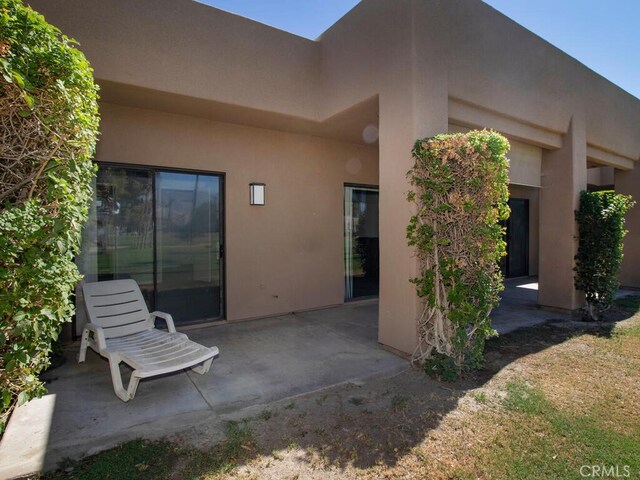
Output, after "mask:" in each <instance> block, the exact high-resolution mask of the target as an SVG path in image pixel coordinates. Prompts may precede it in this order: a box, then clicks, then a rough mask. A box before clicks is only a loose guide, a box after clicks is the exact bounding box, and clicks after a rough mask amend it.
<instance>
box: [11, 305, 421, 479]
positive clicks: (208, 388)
mask: <svg viewBox="0 0 640 480" xmlns="http://www.w3.org/2000/svg"><path fill="white" fill-rule="evenodd" d="M377 319H378V306H377V302H368V303H363V304H348V305H346V306H342V307H338V308H331V309H325V310H318V311H314V312H306V313H300V314H292V315H286V316H282V317H277V318H268V319H261V320H255V321H249V322H242V323H235V324H226V325H221V326H218V327H212V328H203V329H199V330H192V331H190V332H188V334H189V336H190V337H191V338H192V339H193V340H195V341H197V342H200V343H202V344H204V345H217V346H218V347H219V348H220V358H219V359H217V360H216V361H214V363H213V366H212V368H211V371H210V372H209V373H208V374H207V375H204V376H201V375H197V374H195V373H192V372H189V373H178V374H173V375H167V376H164V377H157V378H153V379H148V380H143V381H142V382H141V383H140V386H139V388H138V392H137V394H136V397H135V398H134V399H133V400H131V401H129V402H127V403H123V402H121V401H120V400H119V399H118V398H117V397H116V396H115V394H114V393H113V389H112V386H111V377H110V374H109V366H108V363H107V361H106V360H104V359H102V358H100V357H99V356H98V355H97V354H95V353H94V352H93V351H90V352H88V353H87V361H86V362H85V363H83V364H81V365H78V364H77V363H76V359H77V354H78V347H77V346H74V347H71V348H69V349H67V351H66V357H67V361H66V363H65V364H64V365H63V366H61V367H59V368H57V369H54V370H52V371H51V372H49V373H47V374H46V378H47V380H48V381H49V383H48V384H47V388H48V390H49V393H48V394H47V395H46V396H44V397H43V398H41V399H36V400H32V401H31V402H29V403H28V404H26V405H23V406H22V407H20V408H18V409H17V410H16V411H15V412H14V414H13V416H12V418H11V421H10V423H9V426H8V429H7V431H6V433H5V435H4V438H3V440H2V443H1V444H0V478H11V477H14V476H17V475H24V474H28V473H31V472H34V471H39V470H41V469H43V468H44V469H49V468H52V467H55V466H56V464H57V463H58V462H59V461H60V460H61V459H62V458H64V457H72V458H77V457H80V456H83V455H86V454H91V453H93V452H97V451H99V450H102V449H105V448H109V447H111V446H113V445H116V444H118V443H120V442H123V441H126V440H129V439H133V438H136V437H142V436H144V437H149V438H155V437H160V436H164V435H168V434H171V433H174V432H178V431H181V430H186V429H188V428H189V427H190V426H193V425H198V424H203V423H205V422H209V423H211V424H212V425H218V424H219V422H220V419H224V418H233V416H234V415H236V416H240V418H242V417H243V416H244V414H243V413H242V412H243V410H245V409H247V408H249V407H253V408H254V409H255V408H256V406H260V405H264V404H267V403H269V402H272V401H275V400H280V399H284V398H288V397H291V396H295V395H298V394H301V393H307V392H311V391H314V390H318V389H322V388H326V387H329V386H333V385H336V384H340V383H344V382H357V381H361V380H363V379H365V378H367V377H371V376H378V375H393V374H395V373H398V372H400V371H402V370H404V369H406V368H408V366H409V365H408V363H407V362H406V361H405V360H403V359H401V358H399V357H397V356H395V355H393V354H391V353H389V352H387V351H385V350H383V349H382V348H381V347H380V345H379V344H378V342H377V340H378V338H377V337H378V325H377ZM123 375H125V377H124V378H128V377H127V376H126V375H127V374H125V373H124V370H123ZM217 430H219V429H213V431H212V435H215V434H216V431H217ZM217 434H218V435H219V434H220V432H217ZM208 440H210V439H208Z"/></svg>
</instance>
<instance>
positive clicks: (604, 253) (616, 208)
mask: <svg viewBox="0 0 640 480" xmlns="http://www.w3.org/2000/svg"><path fill="white" fill-rule="evenodd" d="M634 204H635V202H634V201H633V200H632V198H631V197H630V196H628V195H620V194H616V193H615V192H612V191H600V192H587V191H583V192H581V193H580V206H579V207H578V210H577V211H576V221H577V223H578V254H577V255H576V258H575V259H576V267H575V269H574V270H575V272H576V273H575V286H576V288H577V289H578V290H582V291H583V292H584V293H585V297H586V312H585V313H586V315H587V317H588V318H589V319H592V320H599V319H600V318H601V315H602V313H603V312H604V311H605V310H607V309H609V308H610V307H611V305H612V304H613V301H614V300H615V298H616V292H617V291H618V288H619V286H620V284H619V283H618V271H619V270H620V264H621V263H622V246H623V245H622V239H623V238H624V236H625V234H626V233H627V232H626V230H625V228H624V217H625V215H626V214H627V212H628V211H629V210H630V209H631V208H632V207H633V205H634Z"/></svg>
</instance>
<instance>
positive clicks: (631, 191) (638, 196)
mask: <svg viewBox="0 0 640 480" xmlns="http://www.w3.org/2000/svg"><path fill="white" fill-rule="evenodd" d="M614 183H615V190H616V192H617V193H622V194H624V195H631V196H632V197H633V199H634V200H635V201H636V202H640V167H638V166H637V165H636V167H635V168H634V169H633V170H628V171H623V170H617V169H616V170H615V172H614ZM626 228H627V230H628V231H629V233H627V236H626V237H624V245H625V248H624V252H623V253H624V258H623V259H622V268H621V269H620V275H619V276H618V278H619V279H620V283H621V284H622V285H624V286H625V287H636V288H640V249H639V248H638V245H640V206H638V205H636V206H635V207H634V208H632V209H631V211H630V212H629V213H628V214H627V217H626Z"/></svg>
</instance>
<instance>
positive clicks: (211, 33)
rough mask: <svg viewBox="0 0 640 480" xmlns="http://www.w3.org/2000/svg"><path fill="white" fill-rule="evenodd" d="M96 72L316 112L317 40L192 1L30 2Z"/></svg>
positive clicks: (160, 86)
mask: <svg viewBox="0 0 640 480" xmlns="http://www.w3.org/2000/svg"><path fill="white" fill-rule="evenodd" d="M28 3H29V4H30V5H31V6H32V7H33V8H35V9H36V10H38V11H39V12H41V13H42V14H44V15H45V17H46V18H47V20H48V21H50V22H52V23H53V24H54V25H56V26H57V27H59V28H60V29H61V30H62V31H63V32H64V33H66V34H67V35H69V36H71V37H74V38H76V39H77V40H78V41H80V43H81V48H82V50H83V52H84V53H85V54H86V56H87V58H88V59H89V61H90V62H91V65H92V66H93V68H94V69H95V75H96V78H98V79H99V80H108V81H111V82H116V83H122V84H126V85H134V86H138V87H146V88H150V89H154V90H160V91H165V92H171V93H176V94H183V95H188V96H192V97H197V98H202V99H206V100H215V101H221V102H225V103H228V104H233V105H245V106H251V107H254V108H258V109H262V110H269V111H273V112H279V113H285V114H289V115H297V116H301V117H308V118H315V117H317V111H318V108H317V105H318V100H319V90H320V88H319V73H320V71H319V68H320V47H319V45H318V44H317V43H315V42H313V41H311V40H307V39H305V38H302V37H298V36H296V35H293V34H291V33H287V32H284V31H282V30H277V29H275V28H272V27H269V26H267V25H264V24H261V23H258V22H254V21H252V20H249V19H247V18H243V17H241V16H238V15H234V14H231V13H228V12H224V11H222V10H218V9H216V8H212V7H211V6H209V5H204V4H201V3H198V2H195V1H192V0H136V1H133V2H132V1H129V0H31V1H29V2H28Z"/></svg>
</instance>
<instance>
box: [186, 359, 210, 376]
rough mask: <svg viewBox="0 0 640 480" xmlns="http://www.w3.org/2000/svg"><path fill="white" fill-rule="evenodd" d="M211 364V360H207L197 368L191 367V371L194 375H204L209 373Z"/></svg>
mask: <svg viewBox="0 0 640 480" xmlns="http://www.w3.org/2000/svg"><path fill="white" fill-rule="evenodd" d="M212 363H213V358H210V359H209V360H207V361H206V362H204V363H203V364H202V365H198V366H197V367H192V368H191V370H193V371H194V372H196V373H199V374H200V375H204V374H205V373H207V372H208V371H209V369H210V368H211V364H212Z"/></svg>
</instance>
